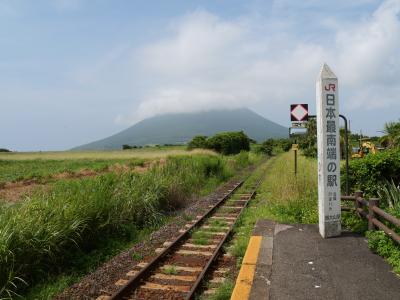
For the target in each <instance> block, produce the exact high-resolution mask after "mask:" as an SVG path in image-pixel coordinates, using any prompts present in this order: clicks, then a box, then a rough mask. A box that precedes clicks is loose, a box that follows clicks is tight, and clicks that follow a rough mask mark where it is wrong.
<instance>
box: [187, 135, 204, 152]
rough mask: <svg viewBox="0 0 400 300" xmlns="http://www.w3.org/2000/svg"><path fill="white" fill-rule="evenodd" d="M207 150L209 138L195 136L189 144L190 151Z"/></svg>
mask: <svg viewBox="0 0 400 300" xmlns="http://www.w3.org/2000/svg"><path fill="white" fill-rule="evenodd" d="M195 148H203V149H205V148H207V137H206V136H204V135H197V136H195V137H194V138H193V139H192V140H191V141H190V142H189V144H188V149H195Z"/></svg>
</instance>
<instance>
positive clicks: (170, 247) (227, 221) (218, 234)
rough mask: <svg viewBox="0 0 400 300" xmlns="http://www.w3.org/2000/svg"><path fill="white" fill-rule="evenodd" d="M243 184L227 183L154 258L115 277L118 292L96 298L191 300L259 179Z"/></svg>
mask: <svg viewBox="0 0 400 300" xmlns="http://www.w3.org/2000/svg"><path fill="white" fill-rule="evenodd" d="M243 183H244V181H236V182H233V183H231V184H230V185H227V186H226V189H225V190H224V191H223V192H222V194H221V196H220V198H219V199H218V201H217V202H216V204H215V205H211V206H210V207H209V210H208V211H207V212H206V213H205V214H204V215H201V216H197V217H196V218H195V219H194V220H193V221H191V222H190V223H188V224H186V225H185V228H184V229H181V230H180V231H179V232H180V234H179V236H178V237H177V238H176V239H175V240H173V241H166V242H165V243H164V244H163V247H162V248H158V249H156V253H158V254H157V256H156V257H154V258H153V259H152V260H151V261H149V262H142V263H139V264H138V265H136V266H135V267H134V268H133V269H132V270H131V271H129V272H128V273H127V274H126V276H124V277H123V278H121V279H120V280H118V281H117V282H116V283H115V284H116V285H118V286H120V288H119V289H118V291H117V292H115V293H114V294H113V295H101V296H99V297H98V298H97V300H121V299H158V300H161V299H162V300H164V299H165V300H167V299H168V300H170V299H193V298H194V295H195V293H196V292H198V289H199V288H201V283H202V281H203V280H204V278H205V276H206V275H207V273H208V271H209V270H210V267H211V266H212V264H213V263H214V262H215V261H216V260H217V258H218V257H220V256H221V254H222V250H223V249H222V246H223V245H224V243H225V241H226V240H227V239H228V237H229V235H230V233H231V231H232V229H233V227H234V225H235V223H236V221H237V220H238V218H239V216H240V215H241V213H242V212H243V210H244V208H245V207H246V206H247V204H248V203H249V201H250V200H251V199H252V198H253V197H254V195H255V193H256V189H257V187H258V185H259V181H258V182H256V183H254V184H252V185H251V184H250V185H249V186H246V187H243V188H242V189H240V193H238V192H237V190H238V189H239V188H240V187H241V186H242V185H243ZM216 280H217V281H218V278H217V279H216Z"/></svg>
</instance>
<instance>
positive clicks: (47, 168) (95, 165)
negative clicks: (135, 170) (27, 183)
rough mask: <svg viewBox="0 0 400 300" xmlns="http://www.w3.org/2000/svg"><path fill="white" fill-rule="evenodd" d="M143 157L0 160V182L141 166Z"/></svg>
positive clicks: (43, 178)
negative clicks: (125, 166) (116, 167)
mask: <svg viewBox="0 0 400 300" xmlns="http://www.w3.org/2000/svg"><path fill="white" fill-rule="evenodd" d="M143 163H144V160H143V159H129V160H121V159H117V160H115V159H113V160H87V159H79V160H42V159H35V160H0V184H1V183H5V182H10V181H19V180H28V179H35V180H37V181H43V180H47V179H49V178H50V177H51V176H53V175H55V174H58V173H70V174H73V173H76V172H78V171H81V170H84V169H86V170H88V169H89V170H91V171H94V172H102V171H107V169H108V168H109V167H110V166H112V165H116V164H119V165H121V164H126V165H127V166H128V167H135V166H143Z"/></svg>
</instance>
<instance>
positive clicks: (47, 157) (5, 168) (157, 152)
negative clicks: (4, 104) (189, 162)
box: [0, 146, 215, 187]
mask: <svg viewBox="0 0 400 300" xmlns="http://www.w3.org/2000/svg"><path fill="white" fill-rule="evenodd" d="M197 154H209V155H215V153H214V152H212V151H208V150H193V151H187V150H185V148H184V147H180V146H179V147H178V146H176V147H153V148H142V149H134V150H124V151H122V150H121V151H91V152H74V151H65V152H31V153H28V152H23V153H0V187H1V185H2V184H4V183H5V182H14V181H20V180H30V179H35V180H37V181H44V180H47V179H49V178H50V177H51V176H53V175H55V174H59V173H65V172H66V173H71V174H72V173H76V172H79V171H82V170H91V171H94V172H102V171H107V169H108V168H110V167H112V166H115V168H116V169H117V168H118V167H119V166H120V165H124V166H126V167H128V168H132V167H135V166H143V165H144V163H145V162H146V161H152V160H156V159H161V158H166V157H168V156H177V155H197Z"/></svg>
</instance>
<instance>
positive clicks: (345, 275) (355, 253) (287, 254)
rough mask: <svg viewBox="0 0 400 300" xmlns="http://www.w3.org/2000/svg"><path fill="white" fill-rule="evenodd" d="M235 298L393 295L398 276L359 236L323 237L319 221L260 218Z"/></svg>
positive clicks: (399, 291) (397, 293) (398, 294)
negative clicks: (304, 222)
mask: <svg viewBox="0 0 400 300" xmlns="http://www.w3.org/2000/svg"><path fill="white" fill-rule="evenodd" d="M255 255H256V257H257V258H256V259H254V256H255ZM251 257H253V259H252V260H251V259H249V258H251ZM242 270H244V271H243V272H242ZM246 270H247V271H246ZM252 272H253V273H252ZM231 299H232V300H239V299H240V300H244V299H253V300H256V299H257V300H259V299H273V300H275V299H278V300H284V299H285V300H286V299H304V300H305V299H307V300H309V299H349V300H350V299H351V300H354V299H363V300H364V299H382V300H384V299H390V300H394V299H400V279H399V277H397V276H396V275H395V274H394V273H393V272H392V268H391V267H390V266H389V265H388V264H387V263H386V262H385V261H384V260H383V259H382V258H381V257H380V256H378V255H375V254H373V253H372V252H371V251H370V250H369V249H368V246H367V242H366V240H365V238H364V237H363V236H361V235H358V234H354V233H350V232H344V233H342V236H341V237H337V238H330V239H323V238H321V236H320V235H319V233H318V226H317V225H285V224H275V223H274V222H272V221H268V220H261V221H259V222H258V223H257V225H256V227H255V229H254V232H253V236H252V238H251V240H250V244H249V248H248V250H247V252H246V255H245V258H244V260H243V265H242V268H241V270H240V273H239V276H238V279H237V281H236V286H235V289H234V292H233V294H232V298H231Z"/></svg>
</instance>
